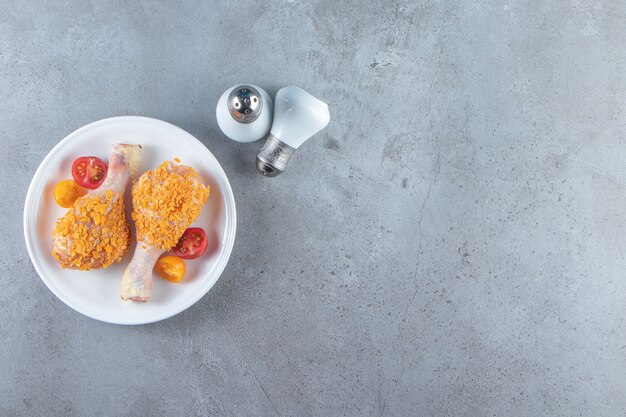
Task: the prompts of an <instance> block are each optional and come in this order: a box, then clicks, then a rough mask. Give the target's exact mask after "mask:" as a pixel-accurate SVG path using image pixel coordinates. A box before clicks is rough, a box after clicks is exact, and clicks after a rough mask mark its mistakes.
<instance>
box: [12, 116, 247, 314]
mask: <svg viewBox="0 0 626 417" xmlns="http://www.w3.org/2000/svg"><path fill="white" fill-rule="evenodd" d="M117 122H139V123H152V124H157V125H164V126H167V127H168V128H173V129H174V130H178V131H180V132H181V133H182V134H183V135H186V136H188V137H189V138H190V139H192V140H193V141H195V142H196V143H197V144H198V145H200V146H202V147H203V148H204V149H206V151H207V152H208V153H209V154H210V155H211V156H212V157H213V159H214V160H215V162H216V163H217V171H218V172H219V173H220V174H221V175H222V176H223V178H224V181H225V184H224V185H225V189H222V190H221V191H222V193H223V195H224V210H225V212H227V213H229V214H231V212H232V215H229V216H228V218H227V221H226V224H225V227H226V231H229V230H232V233H227V234H226V239H225V242H224V244H225V246H226V250H225V252H224V256H223V257H222V258H221V259H219V260H218V262H217V264H216V265H215V274H216V275H217V277H216V279H215V281H214V282H213V283H212V284H210V285H208V286H207V287H206V288H201V290H200V291H198V292H197V293H196V294H195V295H194V296H193V297H190V298H189V300H188V301H186V302H185V303H182V304H181V307H180V308H175V309H174V310H173V312H167V313H163V314H160V315H156V316H155V317H151V318H149V319H147V320H146V319H143V320H107V319H105V318H102V317H96V315H95V314H92V313H90V312H89V311H88V310H85V309H83V308H82V307H80V306H76V305H73V303H72V301H71V300H69V299H68V298H67V297H65V296H64V295H62V294H61V293H60V292H58V290H56V289H55V288H54V285H51V284H50V283H49V278H47V277H46V276H45V274H44V273H43V271H42V268H41V266H40V265H39V262H38V261H37V260H36V259H35V257H34V256H33V254H34V243H33V242H32V241H31V236H29V230H31V229H32V228H31V220H36V217H37V216H36V211H37V210H35V212H33V206H34V205H35V204H36V203H37V202H36V201H34V193H35V190H34V188H35V184H36V183H37V182H38V181H40V180H41V178H40V177H42V176H43V169H44V166H46V165H47V163H48V161H49V160H50V159H52V157H53V156H54V155H56V154H57V153H58V152H59V150H60V149H61V148H62V147H63V145H64V144H65V143H67V142H70V141H71V140H73V139H74V138H75V137H76V136H78V135H80V134H81V133H82V132H83V131H85V130H88V129H91V128H93V127H95V126H98V125H103V124H107V123H117ZM31 212H33V214H32V216H31V215H30V213H31ZM31 217H34V218H35V219H31ZM23 229H24V239H25V240H26V249H27V251H28V256H29V258H30V261H31V263H32V264H33V266H34V268H35V271H37V274H38V275H39V278H40V279H41V280H42V281H43V283H44V284H45V285H46V287H47V288H48V289H49V290H50V291H51V292H52V293H53V294H54V295H55V296H56V297H57V298H58V299H59V300H61V301H62V302H63V303H64V304H65V305H66V306H68V307H69V308H71V309H72V310H74V311H76V312H78V313H80V314H82V315H84V316H86V317H89V318H91V319H94V320H98V321H100V322H103V323H111V324H118V325H141V324H148V323H156V322H158V321H162V320H165V319H168V318H170V317H173V316H175V315H177V314H179V313H182V312H183V311H185V310H187V309H188V308H189V307H191V306H193V305H194V304H195V303H197V302H198V301H199V300H200V299H201V298H202V297H204V296H205V295H206V294H207V293H208V292H209V291H210V290H211V288H213V286H214V285H215V283H217V281H218V280H219V279H220V277H221V276H222V273H223V272H224V269H225V268H226V265H227V264H228V261H229V260H230V257H231V255H232V250H233V247H234V244H235V236H236V234H237V209H236V204H235V196H234V193H233V190H232V187H231V185H230V181H229V180H228V176H227V175H226V172H225V171H224V169H223V168H222V165H221V164H220V162H219V161H218V160H217V158H216V157H215V155H213V153H212V152H211V150H210V149H209V148H207V147H206V145H205V144H203V143H202V142H201V141H200V140H199V139H198V138H196V137H195V136H194V135H192V134H191V133H189V132H187V131H186V130H184V129H183V128H181V127H179V126H176V125H175V124H173V123H170V122H166V121H165V120H161V119H157V118H154V117H148V116H113V117H107V118H104V119H100V120H96V121H93V122H91V123H88V124H86V125H84V126H82V127H79V128H78V129H76V130H74V131H72V132H71V133H69V134H68V135H67V136H65V137H64V138H63V139H61V140H60V141H59V142H58V143H57V144H56V145H54V147H53V148H52V149H51V150H50V151H49V152H48V154H47V155H46V156H45V157H44V158H43V160H42V161H41V162H40V164H39V166H38V167H37V170H36V171H35V173H34V174H33V178H32V179H31V181H30V184H29V186H28V191H27V192H26V199H25V202H24V215H23Z"/></svg>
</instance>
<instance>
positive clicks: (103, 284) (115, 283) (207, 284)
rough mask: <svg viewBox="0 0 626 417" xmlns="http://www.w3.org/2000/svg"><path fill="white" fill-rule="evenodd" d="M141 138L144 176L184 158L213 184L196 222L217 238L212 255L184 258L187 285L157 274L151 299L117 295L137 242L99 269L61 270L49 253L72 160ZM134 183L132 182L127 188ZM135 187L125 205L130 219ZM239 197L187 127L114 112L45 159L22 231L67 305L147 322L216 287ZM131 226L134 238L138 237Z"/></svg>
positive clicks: (105, 317) (103, 154)
mask: <svg viewBox="0 0 626 417" xmlns="http://www.w3.org/2000/svg"><path fill="white" fill-rule="evenodd" d="M114 143H131V144H133V143H138V144H141V146H142V147H143V158H142V166H141V168H140V171H139V172H140V173H143V172H145V171H146V170H149V169H153V168H156V167H157V166H159V165H160V164H161V163H162V162H163V161H165V160H167V159H172V158H174V157H179V158H180V159H181V163H183V164H185V165H190V166H192V167H194V168H196V169H197V170H198V171H199V172H200V174H201V175H202V176H203V178H205V179H206V180H207V182H208V183H209V184H210V185H211V193H210V195H209V199H208V200H207V203H206V204H205V206H204V208H203V210H202V213H201V214H200V216H199V217H198V219H196V221H195V222H194V224H193V225H194V226H199V227H202V228H204V230H205V231H206V232H207V235H208V236H209V239H211V238H212V237H213V243H214V244H212V245H211V244H210V247H209V249H208V250H207V253H205V254H204V255H203V256H202V257H200V258H198V259H196V260H192V261H186V263H187V273H186V274H185V278H184V279H183V282H181V283H180V284H172V283H169V282H167V281H165V280H163V279H160V278H159V277H158V276H156V275H155V277H154V287H153V289H152V299H151V300H150V301H149V302H147V303H135V302H132V301H122V300H121V299H120V286H121V278H122V272H123V271H124V268H125V267H126V265H127V264H128V262H129V260H130V258H131V256H132V253H133V250H134V244H133V246H132V247H131V248H130V249H129V250H128V253H127V254H126V256H125V257H124V259H123V260H122V262H120V263H119V264H114V265H112V266H110V267H108V268H106V269H102V270H97V271H72V270H68V269H62V268H61V267H60V266H59V264H58V263H57V262H56V260H55V259H54V257H53V256H52V254H51V249H52V229H53V227H54V224H55V222H56V219H57V218H59V217H61V216H63V215H64V214H65V211H66V209H63V208H61V207H59V206H58V205H57V204H56V203H55V201H54V193H53V190H54V186H55V185H56V183H57V182H58V181H60V180H62V179H66V178H72V175H71V165H72V161H73V160H74V159H75V158H77V157H79V156H85V155H95V156H99V157H100V158H102V159H103V160H105V161H106V160H108V155H109V152H110V149H111V144H114ZM129 188H130V187H129ZM131 207H132V205H131V204H130V192H128V190H127V193H126V210H127V215H128V218H129V219H130V216H129V214H130V209H131ZM236 223H237V222H236V212H235V199H234V197H233V192H232V189H231V188H230V184H229V183H228V179H227V178H226V174H225V173H224V170H223V169H222V167H221V166H220V164H219V162H217V159H215V157H214V156H213V154H212V153H211V152H210V151H209V150H208V149H207V148H206V147H205V146H204V145H203V144H202V143H201V142H200V141H198V140H197V139H196V138H194V137H193V136H192V135H190V134H189V133H187V132H185V131H184V130H182V129H180V128H178V127H176V126H174V125H172V124H169V123H166V122H163V121H161V120H157V119H151V118H148V117H134V116H128V117H113V118H110V119H104V120H100V121H97V122H94V123H91V124H89V125H87V126H84V127H82V128H80V129H78V130H77V131H75V132H74V133H72V134H70V135H69V136H67V137H66V138H65V139H63V140H62V141H61V142H59V144H57V145H56V146H55V147H54V149H52V151H50V153H49V154H48V155H47V156H46V157H45V158H44V160H43V162H42V163H41V165H40V166H39V168H38V169H37V172H36V173H35V176H34V177H33V179H32V181H31V183H30V187H29V189H28V194H27V195H26V203H25V206H24V235H25V237H26V246H27V247H28V253H29V255H30V258H31V260H32V262H33V265H34V266H35V269H36V270H37V272H38V273H39V276H40V277H41V279H42V280H43V282H44V283H45V284H46V285H47V286H48V288H50V290H51V291H52V292H53V293H54V294H55V295H56V296H57V297H58V298H59V299H60V300H61V301H63V302H64V303H65V304H67V305H68V306H70V307H71V308H73V309H74V310H76V311H78V312H80V313H82V314H84V315H86V316H89V317H92V318H94V319H97V320H101V321H105V322H109V323H116V324H144V323H151V322H155V321H159V320H163V319H165V318H168V317H171V316H173V315H175V314H177V313H180V312H181V311H183V310H185V309H186V308H188V307H190V306H191V305H193V304H194V303H195V302H196V301H198V300H199V299H200V298H201V297H202V296H203V295H204V294H206V293H207V291H209V289H211V287H212V286H213V284H215V282H216V281H217V279H218V278H219V276H220V275H221V273H222V271H223V270H224V268H225V267H226V263H227V262H228V258H229V257H230V253H231V251H232V248H233V244H234V241H235V228H236ZM130 224H131V235H132V236H135V232H134V228H133V225H132V221H131V222H130Z"/></svg>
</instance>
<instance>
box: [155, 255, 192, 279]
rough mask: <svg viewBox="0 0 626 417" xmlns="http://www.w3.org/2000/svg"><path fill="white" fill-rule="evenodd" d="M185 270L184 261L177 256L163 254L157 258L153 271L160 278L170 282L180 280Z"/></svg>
mask: <svg viewBox="0 0 626 417" xmlns="http://www.w3.org/2000/svg"><path fill="white" fill-rule="evenodd" d="M186 270H187V267H186V266H185V261H183V260H182V259H180V258H179V257H178V256H170V255H168V256H163V257H161V258H159V260H158V261H157V263H156V265H155V266H154V271H155V272H156V273H157V274H158V275H159V276H160V277H161V278H163V279H166V280H168V281H170V282H180V280H181V279H183V277H184V276H185V271H186Z"/></svg>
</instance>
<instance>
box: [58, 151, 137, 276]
mask: <svg viewBox="0 0 626 417" xmlns="http://www.w3.org/2000/svg"><path fill="white" fill-rule="evenodd" d="M140 155H141V146H139V145H124V144H117V145H113V150H112V152H111V155H110V157H109V169H108V174H107V177H106V179H105V180H104V182H103V183H102V185H100V187H98V188H97V189H96V190H89V191H88V192H87V194H85V195H84V196H82V197H80V198H79V199H78V200H76V202H75V203H74V205H73V206H72V208H71V209H70V210H69V211H68V212H67V213H66V214H65V216H63V217H61V218H60V219H58V220H57V222H56V225H55V226H54V230H53V231H52V237H53V239H54V242H53V247H52V255H54V257H55V258H56V260H57V261H58V262H59V263H60V264H61V266H62V267H63V268H70V269H80V270H89V269H101V268H106V267H107V266H109V265H111V264H112V263H113V262H119V261H120V260H121V259H122V257H123V256H124V254H125V253H126V251H127V250H128V240H129V232H128V222H127V221H126V215H125V214H124V190H125V189H126V185H128V182H129V181H130V179H131V172H132V173H133V175H134V173H135V172H136V170H137V165H138V164H139V158H140Z"/></svg>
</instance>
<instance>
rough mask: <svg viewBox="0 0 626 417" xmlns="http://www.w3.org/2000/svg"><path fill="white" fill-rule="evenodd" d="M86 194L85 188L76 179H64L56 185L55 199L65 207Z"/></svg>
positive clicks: (70, 205)
mask: <svg viewBox="0 0 626 417" xmlns="http://www.w3.org/2000/svg"><path fill="white" fill-rule="evenodd" d="M83 195H85V189H84V188H82V187H81V186H79V185H78V184H76V182H75V181H74V180H63V181H61V182H60V183H58V184H57V185H56V187H54V199H55V200H56V202H57V204H58V205H60V206H61V207H64V208H70V207H72V206H73V205H74V202H75V201H76V200H78V198H79V197H81V196H83Z"/></svg>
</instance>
